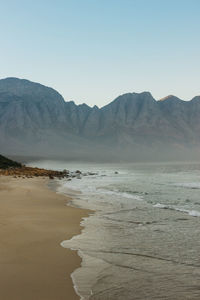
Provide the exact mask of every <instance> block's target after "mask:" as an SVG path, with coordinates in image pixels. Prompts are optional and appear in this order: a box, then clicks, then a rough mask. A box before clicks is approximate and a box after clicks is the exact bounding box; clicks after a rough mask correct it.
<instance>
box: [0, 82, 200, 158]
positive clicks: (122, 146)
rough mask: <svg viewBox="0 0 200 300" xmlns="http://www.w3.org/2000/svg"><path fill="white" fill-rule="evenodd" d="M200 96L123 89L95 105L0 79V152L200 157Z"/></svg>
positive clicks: (131, 156) (36, 87) (42, 154)
mask: <svg viewBox="0 0 200 300" xmlns="http://www.w3.org/2000/svg"><path fill="white" fill-rule="evenodd" d="M199 146H200V96H196V97H194V98H193V99H192V100H190V101H183V100H181V99H179V98H177V97H175V96H173V95H170V96H167V97H165V98H163V99H160V100H158V101H156V100H155V99H154V98H153V97H152V95H151V94H150V93H149V92H143V93H139V94H138V93H127V94H124V95H121V96H119V97H117V98H116V99H115V100H114V101H112V102H111V103H109V104H108V105H106V106H104V107H102V108H98V107H97V106H94V107H89V106H88V105H86V104H81V105H76V104H75V103H74V102H73V101H68V102H66V101H65V100H64V99H63V97H62V96H61V95H60V94H59V93H58V92H57V91H55V90H54V89H52V88H49V87H46V86H43V85H41V84H39V83H34V82H31V81H28V80H25V79H18V78H6V79H2V80H0V152H1V153H3V154H6V155H11V156H13V155H14V156H32V157H46V158H47V157H51V158H64V159H87V160H105V161H111V160H113V161H115V160H117V161H124V160H134V161H135V160H157V159H158V160H163V159H164V160H165V159H166V160H169V159H178V160H180V159H198V158H200V155H199Z"/></svg>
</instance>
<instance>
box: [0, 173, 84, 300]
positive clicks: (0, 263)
mask: <svg viewBox="0 0 200 300" xmlns="http://www.w3.org/2000/svg"><path fill="white" fill-rule="evenodd" d="M47 182H48V181H47V179H41V178H40V179H38V178H32V179H22V178H11V177H3V176H2V177H0V243H1V246H0V291H1V299H4V300H13V299H15V300H25V299H26V300H27V299H29V300H36V299H37V300H47V299H48V300H75V299H79V297H78V296H77V295H76V293H75V291H74V288H73V284H72V280H71V277H70V274H71V273H72V272H73V270H74V269H76V268H77V267H79V266H80V262H81V261H80V258H79V256H78V255H77V253H76V252H75V251H71V250H68V249H64V248H62V247H61V246H60V243H61V242H62V241H63V240H67V239H70V238H71V237H72V236H73V235H76V234H78V233H79V232H80V229H81V227H80V221H81V218H82V217H85V216H87V215H88V211H86V210H82V209H78V208H73V207H69V206H66V205H65V204H66V202H67V198H66V197H65V196H62V195H59V194H56V193H55V192H54V191H52V190H50V189H49V188H48V187H47Z"/></svg>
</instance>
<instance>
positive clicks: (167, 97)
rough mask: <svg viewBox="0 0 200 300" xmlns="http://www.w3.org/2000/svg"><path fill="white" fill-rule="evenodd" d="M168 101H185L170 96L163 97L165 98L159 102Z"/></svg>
mask: <svg viewBox="0 0 200 300" xmlns="http://www.w3.org/2000/svg"><path fill="white" fill-rule="evenodd" d="M167 100H175V101H177V100H178V101H183V100H181V99H179V98H178V97H176V96H174V95H168V96H166V97H163V98H161V99H159V100H158V101H167Z"/></svg>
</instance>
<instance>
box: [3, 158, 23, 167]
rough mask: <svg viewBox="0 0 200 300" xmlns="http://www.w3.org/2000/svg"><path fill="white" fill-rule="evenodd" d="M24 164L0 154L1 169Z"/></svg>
mask: <svg viewBox="0 0 200 300" xmlns="http://www.w3.org/2000/svg"><path fill="white" fill-rule="evenodd" d="M21 167H22V165H21V164H20V163H18V162H16V161H13V160H11V159H9V158H7V157H4V156H2V155H0V169H9V168H21Z"/></svg>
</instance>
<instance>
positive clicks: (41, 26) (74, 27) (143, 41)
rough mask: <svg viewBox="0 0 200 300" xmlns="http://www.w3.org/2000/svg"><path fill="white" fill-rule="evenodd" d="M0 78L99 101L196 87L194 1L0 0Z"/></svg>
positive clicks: (199, 1) (199, 80)
mask: <svg viewBox="0 0 200 300" xmlns="http://www.w3.org/2000/svg"><path fill="white" fill-rule="evenodd" d="M0 38H1V44H0V77H1V78H4V77H20V78H26V79H29V80H32V81H36V82H40V83H42V84H45V85H48V86H51V87H53V88H55V89H56V90H58V91H59V92H60V93H61V94H62V95H63V96H64V98H65V100H74V101H75V102H76V103H82V102H86V103H87V104H89V105H92V106H93V105H94V104H97V105H99V106H103V105H104V104H107V103H108V102H110V101H111V100H113V99H114V98H116V97H117V96H118V95H119V94H123V93H126V92H142V91H150V92H151V93H152V95H153V96H154V97H155V98H156V99H158V98H161V97H164V96H166V95H168V94H175V95H177V96H178V97H180V98H182V99H185V100H187V99H190V98H192V97H193V96H195V95H198V94H200V0H56V1H55V0H34V1H33V0H31V1H29V0H0Z"/></svg>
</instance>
